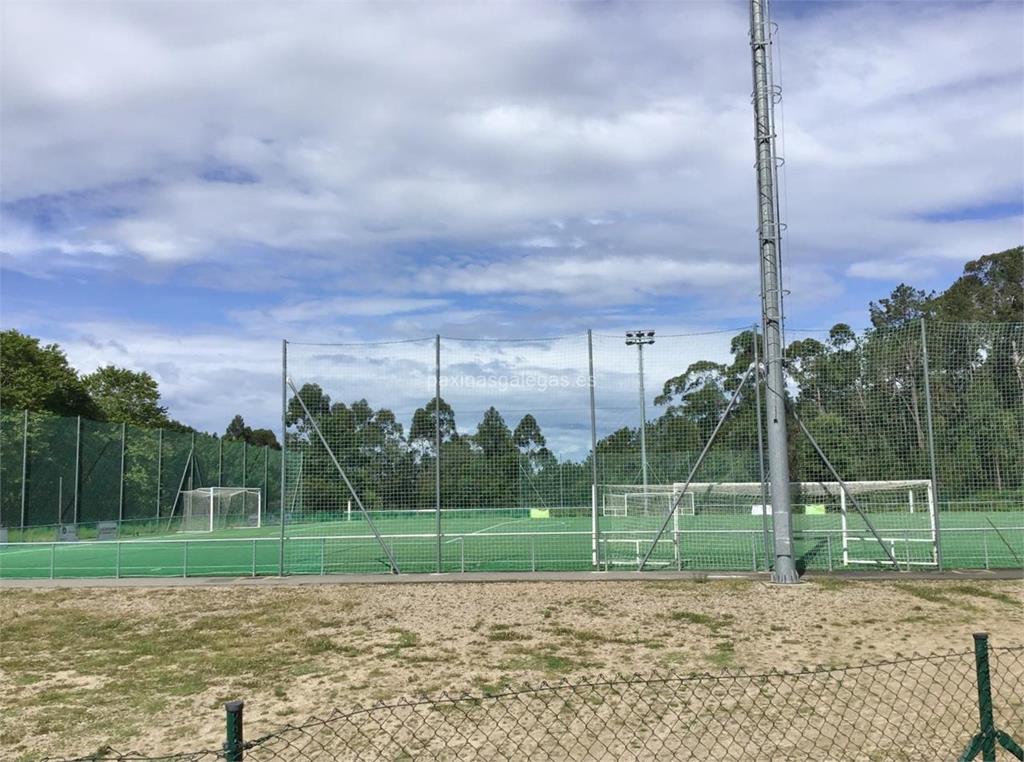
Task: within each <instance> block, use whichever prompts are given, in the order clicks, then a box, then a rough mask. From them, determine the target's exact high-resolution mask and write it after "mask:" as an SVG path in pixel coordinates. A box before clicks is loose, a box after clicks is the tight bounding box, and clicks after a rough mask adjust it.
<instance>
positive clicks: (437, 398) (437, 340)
mask: <svg viewBox="0 0 1024 762" xmlns="http://www.w3.org/2000/svg"><path fill="white" fill-rule="evenodd" d="M434 516H435V519H434V533H435V534H436V535H437V573H438V574H440V573H441V571H442V570H443V567H442V558H441V553H442V548H441V545H442V543H441V334H437V335H436V336H434Z"/></svg>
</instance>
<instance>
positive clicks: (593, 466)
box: [587, 328, 601, 571]
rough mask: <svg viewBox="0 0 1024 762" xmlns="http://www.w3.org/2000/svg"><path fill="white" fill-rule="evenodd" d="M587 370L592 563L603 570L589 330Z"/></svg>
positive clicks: (592, 344)
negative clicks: (598, 511) (588, 387)
mask: <svg viewBox="0 0 1024 762" xmlns="http://www.w3.org/2000/svg"><path fill="white" fill-rule="evenodd" d="M587 369H588V372H589V378H588V381H589V382H590V383H589V386H590V482H591V486H590V524H591V526H590V534H591V538H590V547H591V553H590V555H591V559H590V560H591V563H592V564H593V565H594V568H595V569H596V570H597V571H600V570H601V553H600V550H601V531H600V524H599V522H598V519H597V405H596V403H595V400H594V333H593V331H592V330H591V329H590V328H588V329H587Z"/></svg>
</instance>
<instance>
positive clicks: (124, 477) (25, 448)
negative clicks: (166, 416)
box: [0, 411, 281, 558]
mask: <svg viewBox="0 0 1024 762" xmlns="http://www.w3.org/2000/svg"><path fill="white" fill-rule="evenodd" d="M280 485H281V453H280V451H278V450H273V449H270V448H263V447H252V446H249V445H247V444H246V443H244V442H235V441H226V440H224V439H220V438H218V437H213V436H210V435H207V434H199V433H195V434H193V433H190V432H180V431H172V430H169V429H144V428H140V427H137V426H130V425H126V424H120V423H105V422H100V421H91V420H88V419H85V418H61V417H57V416H51V415H46V414H39V413H32V412H28V411H16V412H15V411H3V412H0V528H3V529H5V530H6V532H7V542H9V543H17V542H19V541H38V542H46V541H52V540H54V539H55V536H56V535H57V533H58V530H59V529H60V528H61V527H64V528H65V532H67V530H68V529H71V530H72V531H71V534H70V535H69V536H70V537H71V538H74V539H80V540H87V539H94V538H95V537H96V536H97V535H98V533H99V525H100V524H116V528H115V529H114V535H113V536H117V537H120V538H131V537H135V536H141V535H153V534H168V533H175V532H177V531H178V530H179V529H180V528H181V526H180V521H181V516H182V498H181V495H182V493H183V492H185V491H187V490H191V489H195V488H199V487H223V486H231V487H252V488H256V489H259V490H260V491H261V494H262V495H263V500H264V503H263V510H264V512H265V513H267V514H271V515H274V516H275V520H277V517H278V516H279V515H280V498H281V486H280ZM12 558H14V556H12Z"/></svg>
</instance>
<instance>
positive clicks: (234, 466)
mask: <svg viewBox="0 0 1024 762" xmlns="http://www.w3.org/2000/svg"><path fill="white" fill-rule="evenodd" d="M244 449H245V443H244V442H231V441H227V440H225V441H224V477H223V479H222V480H221V484H220V485H219V486H222V487H243V486H245V485H244V484H242V461H243V458H244Z"/></svg>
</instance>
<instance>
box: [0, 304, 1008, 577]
mask: <svg viewBox="0 0 1024 762" xmlns="http://www.w3.org/2000/svg"><path fill="white" fill-rule="evenodd" d="M640 334H642V335H643V336H644V337H646V339H653V342H650V341H647V340H646V339H645V340H644V341H642V342H639V341H637V340H636V336H637V335H639V334H637V332H634V335H633V338H632V339H629V338H628V337H627V336H625V335H609V334H596V333H594V334H591V333H587V334H580V335H576V336H564V337H557V338H535V339H520V340H470V339H465V338H450V337H431V338H423V339H414V340H408V341H400V342H387V343H376V344H303V343H297V342H294V343H293V342H290V343H287V345H286V348H287V352H286V368H285V376H286V378H287V382H286V386H285V389H284V398H285V399H284V402H285V405H286V410H285V418H286V431H285V435H284V460H283V464H284V465H283V467H282V460H281V454H280V453H278V452H276V451H270V450H261V449H256V448H251V447H250V448H247V447H244V446H243V445H242V444H240V443H232V442H224V441H223V440H216V439H211V438H206V437H203V436H200V435H196V436H195V437H193V436H192V435H190V434H185V433H180V432H174V431H157V432H153V431H146V430H142V429H135V428H133V427H127V428H123V427H118V426H116V425H112V424H98V423H93V422H85V421H83V422H82V423H81V425H79V424H78V422H77V421H76V420H75V419H59V418H49V417H45V416H34V415H30V416H28V419H27V422H26V420H25V419H24V417H23V416H22V415H21V414H14V415H10V414H5V415H4V416H3V417H2V419H0V446H2V448H3V452H2V455H3V457H2V458H0V494H2V496H3V504H2V506H0V522H2V524H3V525H4V526H7V527H18V528H20V527H21V526H22V525H23V524H24V526H27V527H31V526H38V525H57V524H68V523H79V524H81V523H82V522H90V521H92V522H98V521H104V520H108V519H111V518H117V517H121V520H122V525H124V526H127V523H130V522H131V521H135V522H138V526H140V527H150V526H156V527H163V531H166V530H167V529H173V528H174V517H175V515H176V511H180V505H179V504H178V502H177V501H178V500H179V495H180V493H181V491H182V490H188V489H195V488H198V487H207V486H225V487H228V486H230V487H239V486H258V487H261V488H262V489H263V491H264V496H265V497H264V502H263V505H264V506H265V514H266V515H265V516H264V517H263V519H264V520H262V521H261V523H260V527H258V528H254V529H252V530H251V531H249V532H248V533H239V532H235V533H233V534H229V535H223V536H217V537H211V538H209V539H210V540H211V542H212V541H214V540H216V541H218V542H221V543H228V541H235V540H237V539H239V538H245V539H251V540H253V542H251V543H249V544H242V543H239V542H234V544H231V545H227V544H220V545H203V544H202V540H201V539H190V540H188V541H187V544H186V545H181V546H177V545H173V546H172V545H167V546H166V547H162V549H161V548H157V547H156V546H148V547H147V548H144V549H143V548H135V549H132V552H133V553H137V554H139V556H140V557H142V556H144V555H145V554H146V553H147V552H148V553H150V554H151V555H152V554H157V555H160V557H159V558H156V557H152V558H150V559H149V563H144V562H142V561H139V562H138V563H137V564H135V565H134V566H133V567H132V569H131V573H142V570H143V569H145V570H147V573H148V574H151V575H162V574H169V575H171V574H173V575H177V574H185V575H188V574H197V573H203V570H207V571H208V570H210V569H214V570H216V571H217V573H223V574H230V573H238V574H250V573H309V574H321V573H374V572H389V571H401V572H438V571H441V572H458V571H554V570H612V569H620V570H626V569H640V568H643V569H676V570H735V571H764V570H767V569H769V568H770V567H771V564H772V562H773V558H774V553H773V536H772V531H773V528H772V521H773V517H772V508H771V505H770V500H769V499H768V495H767V490H766V489H765V487H764V481H763V478H764V476H765V475H766V474H765V471H764V469H765V466H764V462H765V447H764V436H763V431H764V425H765V422H764V421H763V420H762V418H763V414H762V412H761V411H763V410H764V407H765V398H764V395H765V394H766V389H765V386H764V384H763V383H762V381H761V374H760V373H757V372H754V371H753V370H752V369H753V368H754V366H755V359H758V360H759V358H757V354H758V348H759V346H760V344H761V337H759V336H758V335H757V334H756V332H755V330H754V329H752V328H750V329H736V330H730V331H720V332H711V333H700V334H687V335H666V334H657V335H655V336H653V337H650V336H647V333H646V332H640ZM786 379H787V380H786V394H787V408H788V417H787V425H788V436H789V460H790V472H791V479H792V485H791V489H792V493H793V502H794V505H793V512H794V517H793V519H794V520H793V525H794V548H795V551H796V559H795V560H796V563H797V566H798V568H800V569H817V570H830V571H831V570H835V569H865V568H873V567H879V566H885V567H889V568H892V567H894V566H895V567H898V568H900V569H904V570H906V569H917V570H921V569H952V568H1021V567H1024V325H1022V324H950V323H937V322H932V321H928V322H927V323H924V322H922V321H913V322H910V323H908V324H905V325H901V326H897V327H893V328H887V329H884V330H882V329H872V330H869V331H866V332H863V333H856V332H854V331H852V330H850V328H849V327H848V326H845V325H837V326H834V327H833V328H832V329H830V330H824V331H810V330H808V331H797V330H794V331H790V333H789V336H788V339H787V350H786ZM122 428H123V430H122ZM26 442H27V443H28V444H27V450H26V451H25V453H26V455H27V462H28V470H27V472H26V473H27V474H28V478H27V479H26V480H25V484H24V490H23V489H22V483H21V473H22V470H24V469H23V468H22V466H23V463H22V460H23V457H22V453H21V446H23V445H24V444H25V443H26ZM122 460H123V464H122ZM76 463H77V464H78V466H77V469H76V465H75V464H76ZM282 477H283V478H284V479H285V482H286V483H285V485H284V488H283V489H282V485H281V479H282ZM76 480H77V481H76ZM76 484H77V489H76ZM23 491H24V498H22V492H23ZM122 493H123V494H122ZM282 501H283V510H281V505H282ZM22 509H23V510H24V519H22ZM18 536H19V537H20V536H22V535H18ZM81 536H82V535H80V537H81ZM129 538H130V535H126V534H125V533H124V532H122V539H129ZM37 539H52V534H50V535H47V534H43V535H40V537H38V538H37ZM275 543H276V545H275ZM2 549H3V548H2V547H0V550H2ZM228 550H230V551H231V552H230V553H229V552H227V551H228ZM157 551H159V553H158V552H157ZM41 552H42V551H39V552H37V554H36V555H33V554H32V553H27V552H26V551H24V550H23V549H18V551H17V553H16V554H13V553H8V552H6V551H5V552H4V553H3V555H2V556H0V574H10V575H20V576H39V575H43V576H45V575H47V574H49V575H52V576H62V574H63V572H62V571H61V568H62V567H61V563H60V560H61V558H62V557H64V556H66V555H67V554H69V553H71V552H72V551H70V550H68V549H63V548H62V549H59V550H53V551H51V553H52V555H53V557H52V558H47V557H45V556H43V555H39V553H41ZM90 552H92V553H93V555H94V556H95V558H94V559H92V560H90V561H88V563H86V561H84V560H82V559H85V558H86V556H87V554H86V553H85V551H82V550H79V551H76V553H77V558H78V559H80V561H79V562H77V563H76V564H74V565H72V566H73V568H74V569H78V570H79V571H72V570H71V567H68V570H67V573H76V574H77V573H84V572H83V571H82V570H83V569H87V568H88V569H92V570H93V573H94V574H103V575H111V576H116V575H119V574H121V573H122V567H121V563H120V559H121V557H120V555H118V554H119V553H120V551H119V550H116V549H108V550H102V551H101V550H96V549H94V550H93V551H90ZM161 554H162V555H161ZM229 558H233V559H235V560H234V561H229V560H227V559H229ZM96 570H99V571H96Z"/></svg>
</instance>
